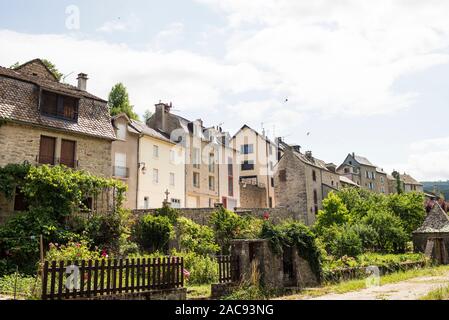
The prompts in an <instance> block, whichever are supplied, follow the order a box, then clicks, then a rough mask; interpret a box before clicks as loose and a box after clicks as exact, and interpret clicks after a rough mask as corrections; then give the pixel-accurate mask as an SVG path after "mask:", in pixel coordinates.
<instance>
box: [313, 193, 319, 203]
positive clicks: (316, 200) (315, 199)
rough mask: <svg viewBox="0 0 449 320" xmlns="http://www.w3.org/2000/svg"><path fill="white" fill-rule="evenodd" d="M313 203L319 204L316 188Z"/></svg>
mask: <svg viewBox="0 0 449 320" xmlns="http://www.w3.org/2000/svg"><path fill="white" fill-rule="evenodd" d="M313 203H314V204H315V205H316V204H318V192H317V191H316V190H313Z"/></svg>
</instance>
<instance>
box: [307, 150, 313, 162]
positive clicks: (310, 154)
mask: <svg viewBox="0 0 449 320" xmlns="http://www.w3.org/2000/svg"><path fill="white" fill-rule="evenodd" d="M306 158H307V159H309V160H313V156H312V151H306Z"/></svg>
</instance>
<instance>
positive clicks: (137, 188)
mask: <svg viewBox="0 0 449 320" xmlns="http://www.w3.org/2000/svg"><path fill="white" fill-rule="evenodd" d="M142 137H143V135H142V134H139V137H138V138H137V183H136V209H139V190H140V188H139V184H140V178H139V177H140V165H139V163H140V139H141V138H142Z"/></svg>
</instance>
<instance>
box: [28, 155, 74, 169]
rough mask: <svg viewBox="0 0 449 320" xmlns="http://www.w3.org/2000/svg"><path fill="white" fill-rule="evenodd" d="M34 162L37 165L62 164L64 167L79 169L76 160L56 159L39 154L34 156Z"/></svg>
mask: <svg viewBox="0 0 449 320" xmlns="http://www.w3.org/2000/svg"><path fill="white" fill-rule="evenodd" d="M36 162H37V163H38V164H48V165H51V166H55V165H58V164H62V165H65V166H66V167H69V168H74V169H75V168H78V167H79V162H78V160H74V159H65V158H57V157H51V156H45V155H41V154H38V155H36Z"/></svg>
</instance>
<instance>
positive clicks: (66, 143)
mask: <svg viewBox="0 0 449 320" xmlns="http://www.w3.org/2000/svg"><path fill="white" fill-rule="evenodd" d="M75 147H76V142H75V141H70V140H65V139H62V140H61V159H60V160H59V163H60V164H63V165H65V166H67V167H69V168H75Z"/></svg>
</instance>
